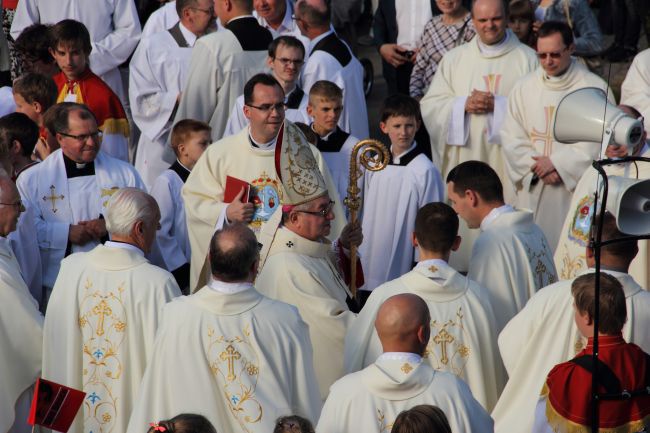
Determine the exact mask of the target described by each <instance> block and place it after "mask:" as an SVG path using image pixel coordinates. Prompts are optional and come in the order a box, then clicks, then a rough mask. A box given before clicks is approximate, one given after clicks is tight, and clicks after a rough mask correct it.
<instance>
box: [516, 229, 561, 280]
mask: <svg viewBox="0 0 650 433" xmlns="http://www.w3.org/2000/svg"><path fill="white" fill-rule="evenodd" d="M523 244H524V248H525V250H526V256H527V257H528V262H529V263H530V266H531V267H532V269H533V272H534V274H535V289H536V290H539V289H541V288H542V287H546V286H548V285H549V284H553V283H555V282H556V281H557V277H556V276H555V273H554V271H555V265H554V264H553V262H550V261H549V260H547V259H548V258H549V257H551V254H550V253H549V248H548V245H547V244H546V241H544V242H542V248H541V250H537V251H535V250H533V248H531V246H530V245H528V244H527V243H526V242H523Z"/></svg>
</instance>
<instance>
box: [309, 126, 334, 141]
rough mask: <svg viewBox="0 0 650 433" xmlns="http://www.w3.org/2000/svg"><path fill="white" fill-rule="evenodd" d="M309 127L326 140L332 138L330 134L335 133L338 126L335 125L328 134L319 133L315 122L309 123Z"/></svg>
mask: <svg viewBox="0 0 650 433" xmlns="http://www.w3.org/2000/svg"><path fill="white" fill-rule="evenodd" d="M309 127H310V128H311V130H312V131H314V134H316V135H318V136H319V137H320V139H321V140H325V141H327V139H328V138H330V135H332V134H334V133H335V132H336V126H335V127H334V129H332V130H331V131H330V132H328V133H327V134H325V135H319V134H318V132H316V130H315V129H314V122H311V125H309Z"/></svg>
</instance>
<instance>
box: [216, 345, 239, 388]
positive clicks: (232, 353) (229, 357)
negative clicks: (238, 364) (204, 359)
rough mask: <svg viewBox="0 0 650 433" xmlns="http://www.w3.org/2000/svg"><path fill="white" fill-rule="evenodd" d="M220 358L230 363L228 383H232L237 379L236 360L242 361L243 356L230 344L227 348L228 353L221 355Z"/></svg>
mask: <svg viewBox="0 0 650 433" xmlns="http://www.w3.org/2000/svg"><path fill="white" fill-rule="evenodd" d="M219 358H221V360H222V361H228V381H229V382H232V381H233V380H235V377H236V376H235V360H237V359H240V358H241V354H240V353H239V352H237V351H236V350H235V348H234V347H232V344H229V345H228V347H226V351H225V352H221V354H219Z"/></svg>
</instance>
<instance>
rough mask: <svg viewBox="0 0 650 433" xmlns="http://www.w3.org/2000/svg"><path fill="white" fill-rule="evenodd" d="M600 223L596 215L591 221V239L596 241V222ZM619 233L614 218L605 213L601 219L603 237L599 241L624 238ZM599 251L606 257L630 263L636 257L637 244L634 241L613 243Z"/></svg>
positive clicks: (598, 216)
mask: <svg viewBox="0 0 650 433" xmlns="http://www.w3.org/2000/svg"><path fill="white" fill-rule="evenodd" d="M599 221H600V214H598V215H596V216H595V217H594V219H593V222H592V226H591V239H594V240H595V239H596V228H597V227H598V222H599ZM625 236H626V235H624V234H623V233H621V231H619V229H618V227H617V225H616V218H615V217H614V215H612V214H611V213H609V212H605V218H603V235H602V238H601V241H603V242H604V241H608V240H611V239H618V238H622V237H625ZM600 251H601V252H602V253H604V254H606V255H608V256H612V257H617V258H620V259H622V260H625V261H626V262H628V263H631V262H632V260H634V258H635V257H636V255H637V254H638V252H639V244H638V241H637V240H636V239H633V240H628V241H624V242H615V243H612V244H609V245H605V246H602V247H601V248H600Z"/></svg>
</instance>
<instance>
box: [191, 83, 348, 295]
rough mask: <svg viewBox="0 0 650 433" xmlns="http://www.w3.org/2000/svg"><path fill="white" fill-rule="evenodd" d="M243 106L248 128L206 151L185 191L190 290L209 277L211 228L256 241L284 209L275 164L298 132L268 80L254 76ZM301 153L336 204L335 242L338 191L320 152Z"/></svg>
mask: <svg viewBox="0 0 650 433" xmlns="http://www.w3.org/2000/svg"><path fill="white" fill-rule="evenodd" d="M244 104H245V105H244V108H243V112H244V115H245V116H246V118H247V119H248V121H249V122H250V124H249V125H248V127H246V128H244V129H242V130H241V131H240V132H238V133H237V134H235V135H232V136H229V137H225V138H223V139H222V140H219V141H217V142H216V143H213V144H212V145H211V146H209V147H208V149H207V150H206V151H205V153H203V155H202V156H201V158H200V159H199V160H198V162H197V163H196V165H195V166H194V169H193V170H192V172H191V173H190V176H189V177H188V179H187V181H186V182H185V186H184V187H183V191H182V194H183V200H184V201H185V210H186V216H187V218H186V221H187V228H188V237H189V240H190V246H191V250H192V258H191V263H190V265H191V271H190V289H191V290H195V289H196V288H198V287H201V286H202V285H203V284H205V283H206V281H207V277H208V276H209V266H208V263H207V260H206V259H207V254H208V243H209V240H210V237H211V236H212V233H214V230H215V228H220V227H222V226H223V225H227V224H230V223H232V222H243V223H246V224H248V226H249V227H250V228H251V229H252V230H253V231H254V232H255V233H256V234H257V235H258V236H259V231H260V229H261V227H262V224H263V223H265V222H267V221H268V220H269V218H271V216H272V215H273V213H274V212H276V211H277V210H278V209H280V208H281V207H282V204H284V203H285V199H286V197H284V195H283V193H282V189H281V185H280V179H279V176H278V174H277V169H276V164H275V158H274V152H275V148H276V145H279V144H284V143H287V142H293V141H295V142H304V143H306V139H305V137H304V135H302V133H301V132H300V131H299V130H298V128H297V127H296V126H294V125H293V123H291V122H289V121H285V105H284V92H283V91H282V86H281V85H280V84H279V83H278V81H277V80H276V79H275V78H273V77H272V76H271V75H269V74H257V75H255V76H254V77H253V78H251V79H250V80H249V81H248V82H247V83H246V86H245V87H244ZM302 149H306V150H310V151H311V152H312V154H313V156H314V158H315V160H316V163H317V166H318V169H319V170H320V172H321V173H322V175H323V177H324V178H325V180H326V183H327V185H328V190H329V191H330V195H331V197H332V199H333V200H334V201H335V202H336V205H335V206H334V214H335V215H336V217H337V218H336V220H335V223H334V225H333V228H332V233H333V236H334V238H335V237H336V236H337V235H338V234H339V233H340V232H341V229H342V227H343V225H344V224H345V214H344V212H343V207H342V206H341V202H340V200H339V197H338V194H337V193H336V187H335V186H334V183H333V181H332V178H331V175H330V172H329V170H328V168H327V165H326V163H325V162H324V159H323V157H322V155H321V153H320V152H319V151H318V149H317V148H316V147H314V146H306V147H303V148H302ZM301 157H302V155H301ZM305 157H306V156H305ZM228 177H230V178H234V179H231V180H228ZM233 180H234V181H235V182H234V183H233ZM237 180H239V181H240V182H237ZM242 183H245V184H246V188H243V187H242ZM249 190H250V191H249ZM230 194H232V196H231V197H234V198H233V199H232V201H230V202H228V203H226V202H225V198H226V196H229V195H230ZM229 200H230V197H229Z"/></svg>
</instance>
